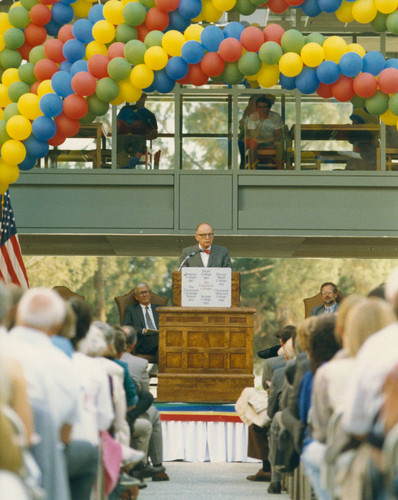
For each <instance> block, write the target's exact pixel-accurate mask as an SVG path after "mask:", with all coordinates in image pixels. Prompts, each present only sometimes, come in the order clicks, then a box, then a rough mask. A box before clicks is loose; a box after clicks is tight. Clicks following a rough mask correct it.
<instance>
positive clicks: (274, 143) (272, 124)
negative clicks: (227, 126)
mask: <svg viewBox="0 0 398 500" xmlns="http://www.w3.org/2000/svg"><path fill="white" fill-rule="evenodd" d="M274 102H275V98H274V97H273V96H271V95H267V96H260V97H258V98H257V100H256V107H257V111H256V112H255V113H252V114H251V115H250V116H248V117H247V125H246V139H245V144H246V148H247V149H248V151H249V168H250V169H255V168H258V164H259V163H261V153H260V150H267V149H270V150H274V151H275V154H274V158H275V166H276V168H277V169H278V170H279V169H281V168H282V128H283V122H282V118H281V117H280V115H279V114H278V113H275V112H274V111H271V107H272V105H273V104H274ZM267 156H268V155H267Z"/></svg>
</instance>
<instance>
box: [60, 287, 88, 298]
mask: <svg viewBox="0 0 398 500" xmlns="http://www.w3.org/2000/svg"><path fill="white" fill-rule="evenodd" d="M53 290H54V291H56V292H57V293H58V295H60V296H61V297H62V298H63V299H64V300H69V299H80V300H83V301H85V300H86V299H85V297H83V295H79V294H78V293H75V292H72V290H71V289H70V288H68V287H67V286H54V287H53Z"/></svg>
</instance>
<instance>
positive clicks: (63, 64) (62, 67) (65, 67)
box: [59, 61, 72, 73]
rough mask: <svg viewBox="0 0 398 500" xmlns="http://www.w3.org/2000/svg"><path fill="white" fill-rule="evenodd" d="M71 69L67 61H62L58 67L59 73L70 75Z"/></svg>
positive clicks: (70, 64)
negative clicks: (63, 72)
mask: <svg viewBox="0 0 398 500" xmlns="http://www.w3.org/2000/svg"><path fill="white" fill-rule="evenodd" d="M71 68H72V63H71V62H69V61H62V62H61V64H60V65H59V71H66V72H68V73H70V70H71Z"/></svg>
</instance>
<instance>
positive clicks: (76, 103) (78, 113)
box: [63, 94, 88, 120]
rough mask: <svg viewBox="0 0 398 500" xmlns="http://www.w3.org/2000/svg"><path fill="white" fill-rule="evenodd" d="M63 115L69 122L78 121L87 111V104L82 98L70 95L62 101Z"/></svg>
mask: <svg viewBox="0 0 398 500" xmlns="http://www.w3.org/2000/svg"><path fill="white" fill-rule="evenodd" d="M63 110H64V114H65V116H66V117H67V118H70V119H71V120H80V118H83V116H84V115H85V114H86V113H87V111H88V104H87V101H86V99H85V98H84V97H82V96H80V95H76V94H70V95H68V96H67V97H65V99H64V107H63Z"/></svg>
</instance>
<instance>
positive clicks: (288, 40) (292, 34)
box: [281, 29, 305, 54]
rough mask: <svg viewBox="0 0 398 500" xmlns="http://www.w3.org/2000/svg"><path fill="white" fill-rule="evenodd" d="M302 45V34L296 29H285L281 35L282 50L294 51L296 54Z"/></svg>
mask: <svg viewBox="0 0 398 500" xmlns="http://www.w3.org/2000/svg"><path fill="white" fill-rule="evenodd" d="M304 45H305V38H304V35H302V34H301V33H300V31H298V30H294V29H292V30H287V31H285V33H284V34H283V35H282V39H281V46H282V49H283V51H284V52H296V54H300V52H301V49H302V48H303V47H304Z"/></svg>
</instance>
